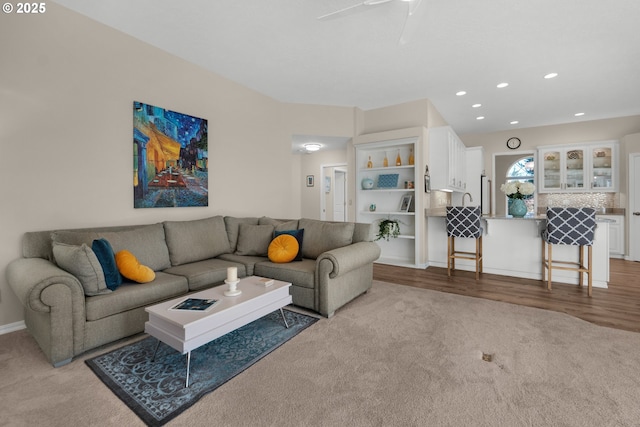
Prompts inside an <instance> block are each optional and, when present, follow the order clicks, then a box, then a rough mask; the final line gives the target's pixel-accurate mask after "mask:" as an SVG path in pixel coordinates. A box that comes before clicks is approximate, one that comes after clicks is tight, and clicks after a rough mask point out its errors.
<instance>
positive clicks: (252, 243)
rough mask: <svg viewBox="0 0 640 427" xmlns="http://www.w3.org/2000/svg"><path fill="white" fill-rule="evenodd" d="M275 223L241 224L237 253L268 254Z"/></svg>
mask: <svg viewBox="0 0 640 427" xmlns="http://www.w3.org/2000/svg"><path fill="white" fill-rule="evenodd" d="M271 240H273V225H249V224H240V232H239V233H238V248H237V250H236V255H250V256H267V253H268V252H269V243H271Z"/></svg>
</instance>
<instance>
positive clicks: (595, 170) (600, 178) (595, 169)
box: [590, 145, 616, 191]
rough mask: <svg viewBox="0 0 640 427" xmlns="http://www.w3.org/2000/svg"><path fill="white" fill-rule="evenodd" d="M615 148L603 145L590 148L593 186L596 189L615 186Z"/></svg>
mask: <svg viewBox="0 0 640 427" xmlns="http://www.w3.org/2000/svg"><path fill="white" fill-rule="evenodd" d="M613 154H614V149H613V147H612V146H608V145H603V146H598V147H593V148H591V149H590V158H591V172H592V173H591V188H592V189H593V190H596V191H607V190H612V189H613V188H615V185H616V182H615V179H614V175H615V174H614V173H613V159H614V156H613Z"/></svg>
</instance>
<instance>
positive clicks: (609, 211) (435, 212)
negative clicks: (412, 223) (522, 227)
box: [424, 207, 625, 220]
mask: <svg viewBox="0 0 640 427" xmlns="http://www.w3.org/2000/svg"><path fill="white" fill-rule="evenodd" d="M541 209H542V211H541ZM424 213H425V217H427V218H429V217H436V218H437V217H443V218H444V217H445V216H447V208H446V207H441V208H430V209H425V212H424ZM599 215H623V216H624V215H625V209H624V208H596V217H597V216H599ZM482 218H483V219H516V220H523V219H524V220H527V219H537V220H541V219H547V215H546V208H538V215H529V216H525V217H524V218H514V217H512V216H511V215H495V214H492V215H482Z"/></svg>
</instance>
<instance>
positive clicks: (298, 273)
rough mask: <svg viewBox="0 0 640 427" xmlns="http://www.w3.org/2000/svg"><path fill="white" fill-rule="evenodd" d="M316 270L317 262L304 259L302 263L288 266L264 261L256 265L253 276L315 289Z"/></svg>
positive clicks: (292, 263)
mask: <svg viewBox="0 0 640 427" xmlns="http://www.w3.org/2000/svg"><path fill="white" fill-rule="evenodd" d="M315 268H316V261H315V260H312V259H303V260H302V261H301V262H290V263H287V264H276V263H275V262H271V261H264V262H259V263H257V264H256V265H255V268H254V270H253V274H255V275H256V276H262V277H268V278H270V279H277V280H282V281H283V282H289V283H291V284H293V285H295V286H302V287H304V288H310V289H313V288H314V280H315V279H314V277H315Z"/></svg>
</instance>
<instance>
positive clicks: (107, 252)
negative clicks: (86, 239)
mask: <svg viewBox="0 0 640 427" xmlns="http://www.w3.org/2000/svg"><path fill="white" fill-rule="evenodd" d="M91 250H93V252H94V253H95V254H96V257H97V258H98V262H100V265H101V266H102V271H104V280H105V282H107V288H109V289H111V290H112V291H115V290H116V288H117V287H118V286H120V285H121V284H122V276H121V275H120V271H118V265H117V264H116V256H115V254H114V253H113V248H112V247H111V244H110V243H109V242H108V241H107V240H106V239H96V240H94V241H93V243H92V244H91Z"/></svg>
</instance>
